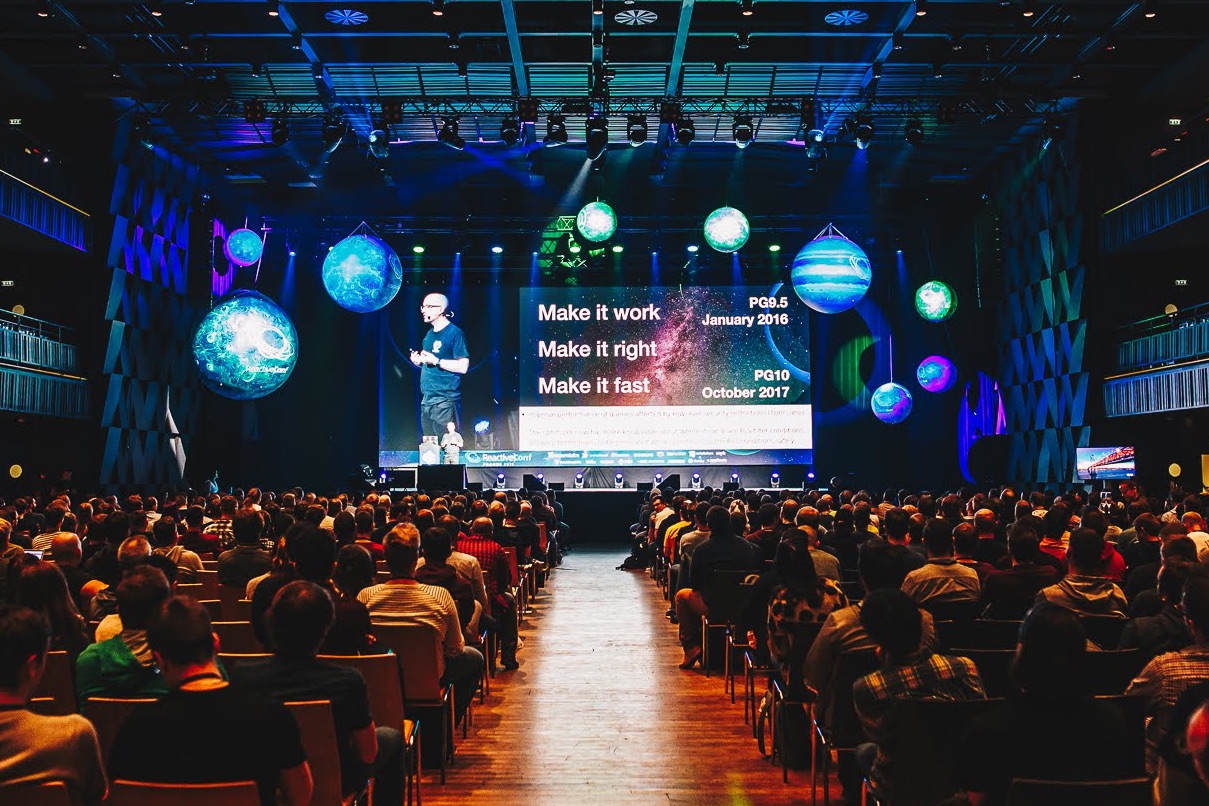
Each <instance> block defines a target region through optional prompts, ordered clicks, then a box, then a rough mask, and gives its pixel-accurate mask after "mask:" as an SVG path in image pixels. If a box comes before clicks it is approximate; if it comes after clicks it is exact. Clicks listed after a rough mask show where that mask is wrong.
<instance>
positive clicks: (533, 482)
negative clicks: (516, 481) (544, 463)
mask: <svg viewBox="0 0 1209 806" xmlns="http://www.w3.org/2000/svg"><path fill="white" fill-rule="evenodd" d="M521 485H522V486H523V487H524V488H525V489H526V490H531V491H534V492H541V491H542V490H544V489H546V482H545V481H543V480H542V479H539V478H538V477H537V476H535V475H533V474H532V473H526V474H525V476H524V478H523V479H522V481H521Z"/></svg>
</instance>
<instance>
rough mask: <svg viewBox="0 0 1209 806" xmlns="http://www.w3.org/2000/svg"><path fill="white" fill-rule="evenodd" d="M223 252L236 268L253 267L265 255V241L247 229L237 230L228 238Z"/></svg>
mask: <svg viewBox="0 0 1209 806" xmlns="http://www.w3.org/2000/svg"><path fill="white" fill-rule="evenodd" d="M223 251H224V252H226V253H227V260H230V261H231V262H232V263H234V264H235V265H236V266H251V265H252V264H253V263H255V262H256V261H258V260H260V256H261V255H262V254H263V253H264V239H263V238H261V237H260V235H259V233H255V232H252V230H250V229H247V228H246V227H245V228H243V229H237V230H235V231H234V232H232V233H231V234H230V235H228V236H227V243H226V244H225V245H224V247H223Z"/></svg>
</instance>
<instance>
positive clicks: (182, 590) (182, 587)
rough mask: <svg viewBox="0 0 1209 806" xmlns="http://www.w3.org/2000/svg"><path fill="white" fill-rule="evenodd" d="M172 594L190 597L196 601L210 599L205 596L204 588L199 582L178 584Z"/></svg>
mask: <svg viewBox="0 0 1209 806" xmlns="http://www.w3.org/2000/svg"><path fill="white" fill-rule="evenodd" d="M174 593H176V594H177V595H178V596H192V597H193V598H194V599H197V600H198V601H200V600H202V599H209V598H210V597H209V596H207V595H206V586H205V585H203V584H201V583H200V582H178V583H177V584H176V590H175V591H174Z"/></svg>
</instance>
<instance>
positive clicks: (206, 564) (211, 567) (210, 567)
mask: <svg viewBox="0 0 1209 806" xmlns="http://www.w3.org/2000/svg"><path fill="white" fill-rule="evenodd" d="M201 564H202V568H204V569H206V570H207V571H217V570H218V560H207V559H204V558H203V559H202V561H201Z"/></svg>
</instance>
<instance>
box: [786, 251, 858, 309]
mask: <svg viewBox="0 0 1209 806" xmlns="http://www.w3.org/2000/svg"><path fill="white" fill-rule="evenodd" d="M789 276H790V279H791V280H792V282H793V290H794V291H795V292H796V293H797V295H798V298H799V299H801V300H802V302H805V303H806V305H807V306H809V307H810V308H811V309H812V310H815V311H818V312H819V313H841V312H842V311H846V310H848V309H849V308H851V307H853V306H854V305H856V304H857V303H858V302H860V301H861V300H862V299H864V297H865V293H866V292H867V291H868V290H869V283H870V282H872V281H873V267H872V265H870V263H869V257H868V256H867V255H866V254H865V252H864V250H862V249H861V248H860V247H859V246H857V245H856V244H854V243H853V242H852V241H850V240H848V239H847V238H845V237H843V236H841V235H823V236H820V237H818V238H815V239H814V240H813V241H811V242H810V243H808V244H806V245H805V246H803V247H802V249H801V251H799V252H798V253H797V255H795V256H794V259H793V268H792V269H791V270H790V275H789Z"/></svg>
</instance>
